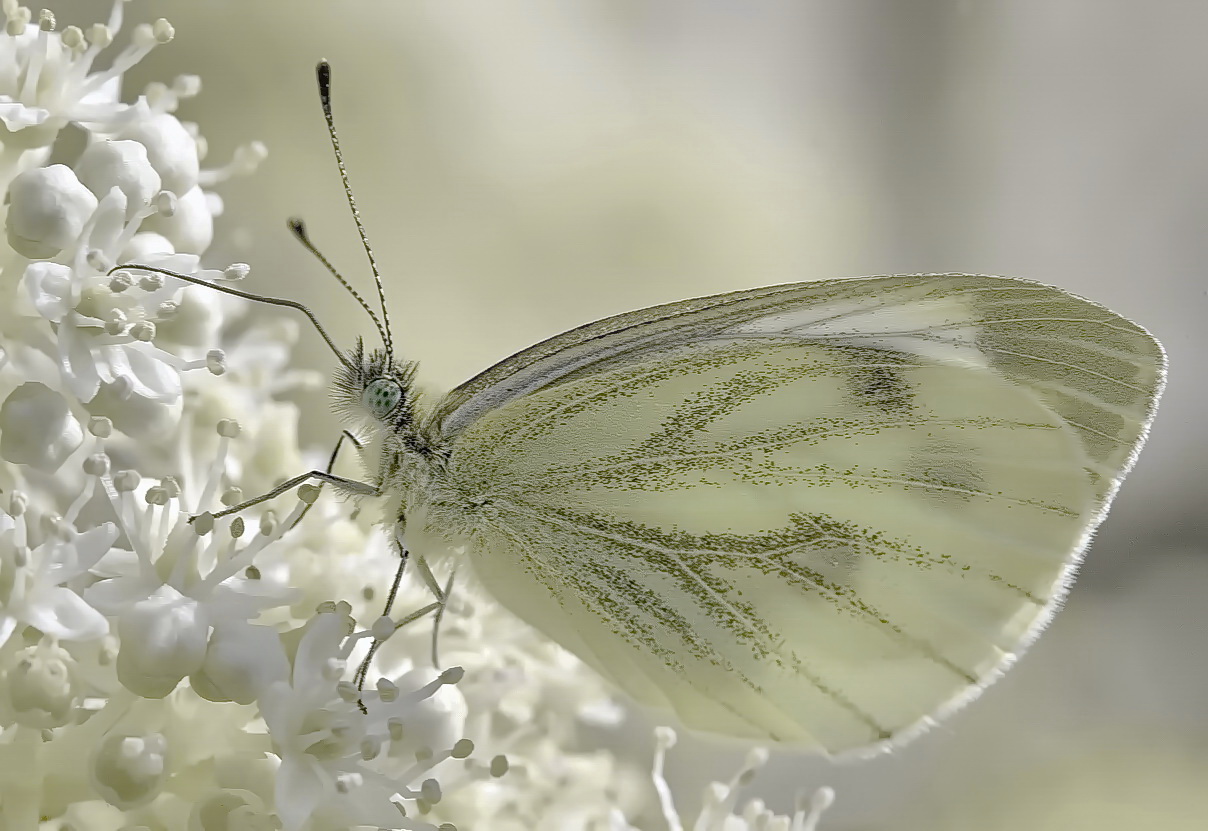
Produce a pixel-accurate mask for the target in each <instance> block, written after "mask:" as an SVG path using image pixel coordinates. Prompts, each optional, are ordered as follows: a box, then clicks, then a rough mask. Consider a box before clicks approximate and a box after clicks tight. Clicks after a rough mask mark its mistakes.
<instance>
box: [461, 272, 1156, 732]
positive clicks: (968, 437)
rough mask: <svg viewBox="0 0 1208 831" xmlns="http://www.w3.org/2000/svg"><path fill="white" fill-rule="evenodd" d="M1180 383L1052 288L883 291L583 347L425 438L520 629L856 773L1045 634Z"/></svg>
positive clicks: (901, 287)
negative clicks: (1161, 406) (858, 765)
mask: <svg viewBox="0 0 1208 831" xmlns="http://www.w3.org/2000/svg"><path fill="white" fill-rule="evenodd" d="M1162 372H1163V359H1162V354H1161V351H1160V347H1158V346H1157V344H1156V343H1155V342H1154V341H1153V339H1152V338H1151V337H1150V336H1149V335H1148V334H1147V333H1145V332H1144V330H1142V329H1140V328H1139V327H1137V326H1135V325H1134V324H1132V323H1130V322H1128V321H1127V320H1124V319H1123V318H1120V317H1119V316H1117V315H1115V314H1113V313H1111V312H1108V311H1107V310H1105V309H1102V308H1101V307H1098V306H1095V305H1094V304H1091V303H1089V302H1087V301H1084V300H1081V299H1078V298H1074V297H1072V296H1070V295H1067V294H1065V293H1063V292H1061V291H1059V290H1057V289H1053V288H1049V287H1045V286H1040V285H1037V284H1033V283H1027V282H1023V281H1014V280H1007V279H1003V278H990V277H969V276H954V275H944V276H916V277H888V278H866V279H861V280H851V281H832V282H828V283H811V284H800V285H795V286H782V287H774V288H770V289H760V290H756V291H752V292H740V293H736V294H730V295H720V296H717V297H712V298H701V299H698V300H689V301H684V302H682V303H677V304H671V305H669V306H662V307H656V308H654V309H647V310H642V311H640V312H634V313H631V314H629V315H622V316H620V317H617V318H611V319H609V320H605V321H601V322H599V323H596V324H591V325H590V326H587V327H583V328H582V329H579V330H575V331H573V332H569V333H566V334H564V335H561V336H559V337H557V338H554V339H553V340H551V341H547V342H545V343H543V344H539V345H538V346H535V347H533V348H531V349H529V350H526V351H525V352H522V353H520V354H519V355H517V356H514V357H513V358H511V359H509V360H508V361H506V362H504V364H501V365H500V366H497V367H495V368H493V369H491V370H488V371H487V372H486V373H484V374H483V375H481V376H479V377H478V378H476V379H473V380H471V381H470V382H468V383H467V384H466V385H464V386H463V387H461V388H459V389H458V390H456V391H454V393H452V394H451V396H450V397H449V398H448V399H447V400H446V401H445V402H444V404H443V405H442V406H441V407H440V408H439V410H438V412H437V417H438V418H439V419H441V423H442V424H443V426H444V429H445V430H446V435H448V436H449V438H450V441H451V448H452V453H451V456H450V458H449V463H448V474H449V481H450V483H451V484H452V485H453V488H454V490H455V491H456V492H457V494H458V495H459V499H460V500H462V502H463V504H466V505H468V506H470V509H471V513H472V515H473V517H474V520H473V522H474V530H473V532H472V533H471V535H470V539H471V545H470V553H471V560H472V562H473V564H474V568H475V569H476V571H478V573H479V574H480V576H481V577H482V579H483V581H484V583H486V585H488V586H489V588H490V590H491V591H492V592H493V593H494V594H495V595H496V596H497V597H498V598H499V599H500V601H501V602H503V603H504V605H506V606H508V607H509V608H510V609H512V610H513V611H514V612H515V613H516V614H518V615H519V616H520V617H522V618H524V619H525V620H527V621H529V622H530V623H532V624H533V625H535V626H537V627H538V628H539V629H541V630H542V631H544V632H545V633H547V634H548V635H550V636H551V637H553V638H554V639H555V640H557V641H559V642H560V643H562V644H563V645H564V646H566V647H567V648H569V649H570V650H571V651H573V652H575V653H576V654H578V655H579V656H580V657H581V658H583V659H584V660H585V661H586V662H587V663H589V664H590V665H592V666H594V667H595V668H596V669H597V670H598V671H600V672H601V673H602V674H603V675H605V676H606V677H608V678H610V679H611V680H612V681H614V682H615V683H616V684H617V685H618V686H620V687H621V688H622V689H624V690H626V691H627V692H629V693H630V694H631V695H633V696H634V697H635V698H637V699H638V700H640V701H642V702H645V703H647V704H650V705H653V706H657V707H663V708H668V709H671V710H673V711H675V713H676V714H677V715H678V716H679V718H680V719H681V720H682V721H683V722H684V723H685V724H686V725H687V726H689V727H693V728H697V729H701V730H705V731H709V732H713V733H720V734H725V735H732V736H741V737H745V738H752V739H758V740H765V741H768V740H770V741H777V742H786V743H792V744H796V745H801V746H809V747H814V748H817V749H820V750H823V751H825V752H829V753H838V752H842V751H846V750H851V749H857V748H868V747H876V746H878V745H880V746H884V745H887V744H891V743H893V742H896V741H900V740H902V739H903V738H905V737H906V736H908V735H910V734H912V733H913V732H914V731H916V730H917V729H919V728H920V727H921V726H923V725H925V724H926V723H927V722H928V719H929V718H931V717H934V716H936V715H938V714H941V713H942V711H944V710H945V709H948V708H951V707H954V706H956V705H957V704H959V703H960V702H962V701H963V700H966V699H968V698H969V697H971V696H972V695H973V694H975V693H976V692H977V691H978V690H979V689H980V688H981V687H982V686H984V685H985V684H986V683H988V681H989V680H991V679H992V678H993V677H994V676H995V675H996V673H997V672H998V671H999V670H1001V669H1002V668H1004V667H1005V666H1006V665H1007V664H1008V663H1009V662H1010V661H1011V660H1012V658H1013V657H1014V655H1015V654H1017V653H1018V652H1019V651H1020V649H1022V648H1023V647H1024V646H1025V645H1026V644H1027V643H1028V641H1029V640H1030V639H1031V638H1032V637H1033V636H1034V634H1035V633H1036V632H1037V631H1039V628H1040V627H1041V626H1043V624H1044V623H1045V622H1046V621H1047V620H1048V619H1049V617H1050V616H1051V615H1052V613H1053V611H1054V610H1055V608H1056V605H1057V603H1058V602H1059V600H1060V597H1061V595H1062V594H1063V593H1064V590H1065V588H1066V586H1067V584H1068V581H1069V577H1070V574H1071V571H1072V569H1073V567H1074V565H1075V564H1076V562H1077V560H1078V557H1079V555H1080V552H1081V550H1082V548H1083V547H1084V545H1085V543H1086V541H1087V539H1088V538H1089V534H1090V532H1091V531H1092V530H1093V528H1094V526H1095V524H1097V522H1098V520H1099V518H1100V517H1101V515H1102V513H1103V510H1104V509H1105V507H1106V504H1107V502H1108V501H1109V500H1110V498H1111V495H1112V494H1113V492H1114V490H1115V488H1116V486H1117V485H1118V482H1119V479H1120V478H1121V476H1122V475H1123V473H1124V472H1125V470H1126V469H1127V467H1128V466H1129V465H1130V464H1131V462H1132V460H1133V458H1134V457H1135V453H1136V449H1137V446H1138V445H1139V443H1140V441H1141V439H1142V438H1143V435H1144V432H1145V430H1146V427H1147V425H1148V422H1149V419H1150V417H1151V414H1152V411H1153V406H1154V402H1155V400H1156V397H1157V394H1158V391H1159V387H1160V384H1161V378H1162Z"/></svg>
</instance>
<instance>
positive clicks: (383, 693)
mask: <svg viewBox="0 0 1208 831" xmlns="http://www.w3.org/2000/svg"><path fill="white" fill-rule="evenodd" d="M2 10H3V14H4V20H5V22H4V27H5V28H4V32H3V33H0V143H2V147H0V188H2V189H3V191H4V193H6V194H7V198H6V199H5V202H4V208H3V210H4V229H5V235H6V240H7V249H6V250H5V249H3V248H2V247H0V292H3V296H2V299H0V771H3V773H0V827H4V828H13V829H17V828H22V829H24V828H43V829H55V831H59V829H66V828H72V829H98V831H111V830H112V829H118V828H128V827H145V828H165V829H167V828H174V829H175V828H179V829H186V828H187V829H190V831H233V830H234V829H286V830H287V831H298V830H299V829H316V831H318V830H319V829H347V828H352V827H356V826H369V827H376V828H400V829H425V830H426V831H432V829H436V828H453V827H463V828H478V829H513V828H515V829H521V828H525V829H527V828H537V827H543V828H585V829H586V828H591V827H598V828H604V827H610V828H613V829H629V828H630V827H631V826H630V825H629V824H628V822H627V821H626V820H625V816H626V815H628V812H630V811H636V810H638V808H637V806H638V804H639V803H640V801H641V800H640V795H637V794H638V791H639V790H640V789H638V788H637V787H636V786H635V785H634V783H635V781H636V780H635V778H634V775H633V771H631V770H630V769H628V768H626V767H625V766H624V765H623V764H622V763H620V762H618V761H617V760H616V759H615V758H613V757H612V756H610V755H608V754H604V753H585V752H581V751H577V750H573V749H571V748H572V747H574V741H575V736H576V730H577V728H578V726H579V725H581V724H583V723H585V722H586V723H595V724H612V723H615V722H616V721H617V719H618V718H619V711H618V709H617V708H616V707H615V705H613V704H612V702H611V701H610V700H609V698H608V695H607V693H606V691H605V690H604V688H603V687H602V685H601V682H599V680H598V679H596V678H595V677H594V676H593V675H591V674H590V673H589V672H588V671H587V670H585V669H584V668H583V667H582V666H581V665H580V664H579V663H578V662H577V661H576V660H574V659H573V658H571V657H570V656H569V655H567V654H566V653H565V652H563V651H562V650H560V649H559V648H558V647H556V646H554V645H553V644H551V643H549V642H547V641H545V640H544V639H543V638H541V637H540V636H539V635H538V634H536V633H534V632H533V631H532V630H530V629H529V628H527V627H525V626H523V625H522V624H520V623H519V622H518V621H515V620H514V619H512V618H511V617H509V616H508V615H506V614H505V613H504V612H502V611H500V610H499V609H498V607H496V606H495V605H494V604H492V603H491V602H490V600H489V599H487V597H486V596H484V595H483V594H482V593H481V592H479V591H478V590H477V589H476V588H475V587H474V586H466V587H464V588H462V589H461V590H459V592H457V593H456V594H455V595H454V596H453V598H452V600H451V601H450V603H449V605H448V609H447V611H446V613H445V614H444V616H443V625H442V628H441V638H442V642H441V649H442V659H444V660H445V665H446V666H448V667H449V668H447V669H444V670H443V671H438V670H435V669H433V668H432V666H433V661H432V660H431V659H430V657H429V656H430V655H431V653H432V652H433V651H434V649H430V645H429V638H430V632H431V628H429V629H428V630H426V631H425V630H423V628H422V625H419V624H416V625H410V624H408V625H406V626H403V625H401V624H402V623H403V622H404V621H406V620H407V618H404V619H403V621H397V622H396V621H392V620H390V619H386V618H377V619H376V620H375V617H374V615H375V611H374V610H373V608H372V606H373V597H374V586H375V585H376V584H377V583H376V581H380V582H381V583H384V582H386V581H387V580H388V577H389V575H390V573H391V572H392V571H393V567H394V563H393V562H392V559H393V555H392V554H391V551H390V549H389V547H388V546H387V545H386V544H385V542H384V541H383V540H382V539H381V538H380V535H378V534H376V533H373V532H372V531H371V530H370V529H368V528H367V527H366V525H365V524H364V523H363V522H359V521H358V518H357V517H356V512H355V511H352V510H350V509H349V506H347V505H341V504H339V503H338V502H336V501H335V500H330V499H323V500H318V501H316V496H317V495H318V494H317V489H314V488H304V489H302V490H301V492H300V493H299V496H300V497H301V498H300V499H298V500H297V502H296V504H295V505H293V506H292V507H287V509H285V510H281V511H279V512H274V510H272V508H265V507H264V506H263V505H256V506H254V507H252V508H250V509H248V510H245V511H242V512H239V513H238V514H236V515H234V516H225V517H222V518H221V519H217V520H215V519H214V518H213V516H212V514H209V513H206V512H207V511H210V510H212V509H213V508H214V507H216V506H217V505H218V504H219V503H221V504H225V505H234V504H237V503H240V502H241V501H242V500H243V499H244V497H245V495H246V494H255V493H261V492H264V491H265V490H268V489H269V488H271V487H273V486H274V485H275V484H276V483H277V482H279V481H281V480H283V479H285V478H288V477H289V476H290V475H291V474H293V473H296V472H297V471H299V470H303V469H309V468H308V467H307V466H306V465H305V464H304V462H305V461H308V459H304V454H303V453H302V452H301V451H300V450H299V449H298V446H297V441H296V438H295V437H296V431H295V426H296V423H297V419H298V415H299V414H298V411H297V408H296V407H295V406H294V405H293V404H290V403H288V402H287V401H286V400H284V399H283V394H284V393H288V392H290V391H291V390H292V389H294V388H296V387H299V386H305V385H313V384H316V383H318V380H319V379H318V378H316V377H315V376H314V375H313V374H310V373H306V372H298V371H292V370H290V369H289V367H288V362H289V358H290V347H291V345H292V344H293V342H294V340H295V338H296V337H297V336H298V327H297V326H296V325H295V324H294V323H293V322H292V321H280V320H276V321H260V320H257V321H255V323H254V325H249V322H248V320H241V318H244V317H245V316H246V315H247V314H248V313H249V308H248V306H249V304H247V303H246V302H243V301H237V300H232V299H231V298H230V297H228V296H225V295H223V294H220V293H219V292H216V291H214V290H212V289H209V288H206V287H204V286H199V285H195V284H193V283H189V282H186V281H184V280H181V279H177V278H175V277H173V276H171V275H170V274H169V273H167V272H171V273H176V274H181V275H186V276H190V277H193V278H197V279H201V280H206V281H209V282H211V283H215V284H218V285H223V284H226V283H229V282H232V281H237V280H242V279H244V278H245V277H247V276H248V272H249V269H248V268H247V267H246V266H243V265H241V264H236V265H232V266H227V267H226V268H223V269H202V268H201V265H200V263H201V256H202V255H203V254H204V253H205V250H206V249H207V247H208V246H209V245H210V242H211V240H212V238H213V235H214V220H215V217H217V216H218V215H219V214H220V213H221V208H222V203H221V200H220V198H219V197H218V196H217V195H216V194H215V193H214V192H213V191H212V189H213V188H214V187H216V186H218V185H220V184H221V183H222V182H223V181H224V180H225V179H227V178H229V177H230V176H233V175H243V174H247V173H250V172H252V171H253V170H254V168H255V167H256V164H257V163H258V161H259V160H260V159H261V158H263V156H264V154H265V150H264V148H263V147H262V146H261V145H259V144H257V143H254V142H253V143H250V144H248V145H247V146H246V147H244V148H242V149H240V150H239V151H238V152H237V153H236V154H235V156H234V158H233V159H232V160H231V161H230V162H228V163H226V164H225V165H222V166H221V167H204V166H203V163H204V162H205V156H206V144H205V141H204V138H203V136H202V135H201V134H200V132H199V130H198V128H197V126H196V125H194V124H190V123H188V122H185V121H182V120H181V119H180V118H179V117H178V115H177V111H178V109H179V108H180V106H181V104H182V103H183V102H186V101H187V100H188V99H189V98H191V97H193V96H196V95H197V94H198V93H199V92H200V87H201V83H200V80H199V79H198V78H197V77H194V76H181V77H179V78H177V79H176V80H175V81H173V82H172V83H171V84H170V85H166V84H153V85H151V86H149V87H148V88H147V89H145V90H144V91H143V92H142V93H141V94H139V95H137V96H136V97H135V100H134V101H133V102H131V103H125V102H123V100H122V98H123V90H122V89H121V82H122V76H123V73H124V72H125V71H126V70H127V69H129V68H130V67H132V66H133V65H135V64H136V63H137V62H138V61H140V60H141V59H142V58H143V57H144V56H145V55H147V54H148V53H149V52H150V51H151V50H152V49H155V48H157V47H159V46H161V45H163V44H166V43H168V42H169V41H171V40H172V37H173V30H172V26H171V25H170V24H169V23H168V22H167V21H165V20H162V19H161V20H157V21H155V22H154V23H151V24H140V25H138V26H135V27H134V28H133V29H132V31H131V32H130V33H129V36H128V37H127V36H124V35H123V31H122V30H123V25H122V23H123V13H124V11H125V9H124V3H123V2H122V0H117V1H116V2H114V3H113V6H112V9H111V12H110V14H109V18H108V20H107V21H106V22H105V23H97V24H94V25H91V26H88V27H87V28H85V29H82V28H79V27H76V26H66V27H62V28H61V27H60V26H59V25H58V22H57V21H56V20H55V18H54V16H53V14H51V13H50V12H48V11H42V12H41V13H40V14H39V15H38V16H37V19H36V20H35V19H34V15H33V14H32V13H31V12H30V10H29V9H27V8H24V7H21V6H19V5H17V0H3V4H2ZM122 41H127V42H128V43H127V45H125V46H120V43H121V42H122ZM102 55H103V58H102ZM98 58H100V59H101V60H98ZM94 63H96V64H99V65H104V66H107V67H108V68H106V69H94ZM125 264H138V265H139V266H142V268H136V267H133V266H129V267H122V266H123V265H125ZM288 500H289V497H282V498H281V499H279V500H276V501H274V502H273V503H270V504H272V505H277V506H280V505H282V504H284V503H286V502H288ZM312 509H313V510H312ZM307 511H311V514H310V515H309V517H307V519H306V520H305V521H300V520H301V519H302V517H303V514H304V513H306V512H307ZM198 515H200V518H198ZM429 602H430V597H427V596H425V589H424V587H423V585H422V584H419V583H417V584H415V585H412V584H411V583H409V582H408V583H404V585H403V587H402V590H401V592H400V593H399V596H398V600H397V608H400V609H418V608H421V607H423V606H424V604H425V603H429ZM357 620H363V621H374V622H373V624H372V625H371V626H369V627H368V628H365V627H361V626H358V624H357V622H356V621H357ZM396 630H397V631H396ZM387 636H390V641H389V643H388V644H387V648H385V649H383V650H382V652H381V653H380V655H379V660H378V662H377V666H376V670H375V672H374V674H373V676H372V677H375V678H377V680H376V682H375V683H372V684H369V685H368V686H367V687H366V688H365V689H359V688H358V686H357V685H355V684H354V683H352V682H350V681H349V680H348V679H349V678H350V677H351V675H352V673H350V672H349V668H350V666H352V665H355V664H356V663H357V661H358V660H359V659H360V656H362V655H364V654H365V651H366V648H367V647H368V645H369V643H370V642H371V640H372V639H374V638H379V639H382V638H385V637H387ZM379 676H380V677H379ZM668 735H669V734H668ZM669 745H670V739H669V738H667V736H666V735H664V736H663V738H662V740H661V743H660V745H659V750H658V757H657V761H656V766H655V771H654V784H655V788H656V790H658V792H659V794H660V797H661V803H660V804H661V805H662V811H663V814H664V816H665V818H666V821H667V823H668V824H669V825H670V827H671V828H672V829H678V828H680V827H681V823H680V820H679V819H678V815H677V814H676V812H675V809H674V807H673V806H672V804H671V802H670V799H669V797H668V796H667V795H666V785H665V783H664V782H663V779H662V773H661V770H662V763H663V754H664V752H665V750H666V748H667V747H668V746H669ZM756 766H757V764H756V763H755V762H752V764H751V765H749V766H748V767H749V768H750V769H749V770H747V771H745V772H744V773H743V774H742V775H741V776H740V777H739V778H738V779H736V780H735V782H733V783H731V785H730V786H722V785H718V786H716V790H715V791H711V792H710V793H711V794H712V796H710V797H709V798H707V799H706V803H707V804H706V807H705V809H704V813H703V814H702V815H701V818H700V820H699V821H698V823H697V826H696V827H699V828H719V829H720V828H723V827H724V828H726V829H738V828H744V827H746V828H775V827H781V826H782V827H784V828H789V827H790V826H789V825H788V824H787V823H789V822H790V821H791V822H794V823H795V825H793V826H792V827H793V828H798V829H810V828H812V827H813V822H814V820H815V819H816V814H817V813H818V812H819V811H820V810H821V807H822V806H823V803H824V802H825V801H826V799H825V798H822V797H819V798H816V799H815V801H814V803H813V808H812V809H811V808H807V807H802V808H801V809H800V810H799V811H798V814H797V816H796V818H794V819H791V820H790V818H787V817H781V818H775V817H773V816H772V815H771V813H770V812H768V811H766V810H765V809H764V808H762V806H760V805H758V804H757V803H752V804H751V805H748V806H747V807H746V808H745V809H744V811H743V813H742V815H741V817H739V816H735V815H733V814H732V809H733V808H734V806H735V802H734V796H735V794H736V792H737V788H738V786H739V785H741V784H745V782H746V780H747V779H749V776H750V773H751V772H752V771H753V769H754V767H756ZM626 794H629V795H631V796H628V797H627V796H625V795H626ZM810 811H812V813H810V815H809V817H807V816H806V814H807V812H810ZM735 823H739V824H735ZM777 823H780V825H777Z"/></svg>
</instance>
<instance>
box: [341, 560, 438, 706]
mask: <svg viewBox="0 0 1208 831" xmlns="http://www.w3.org/2000/svg"><path fill="white" fill-rule="evenodd" d="M395 545H397V546H398V553H399V564H398V569H397V570H396V571H395V573H394V580H393V581H392V582H391V584H390V593H389V594H388V595H387V596H386V604H385V607H384V608H383V609H382V615H381V617H383V618H389V617H390V612H391V610H392V609H393V608H394V601H395V600H396V599H397V597H398V590H399V586H400V585H401V584H402V581H403V573H404V572H405V571H406V568H407V562H408V560H409V559H410V553H409V552H408V551H407V548H406V547H405V546H404V545H403V544H402V542H401V541H398V540H396V541H395ZM415 565H416V568H418V569H419V575H420V579H421V580H423V583H424V585H425V586H426V587H427V589H428V591H430V592H431V593H432V596H433V597H434V598H436V600H435V602H433V603H429V604H428V605H427V606H424V607H423V608H421V609H417V610H416V611H414V612H411V613H410V614H408V615H407V616H406V617H404V618H402V619H401V620H398V621H396V622H395V623H394V631H397V630H399V629H401V628H402V627H404V626H406V625H407V624H408V623H411V622H412V621H415V620H419V619H420V618H421V617H423V616H425V615H428V614H432V613H435V616H434V618H433V621H432V666H434V667H436V668H437V669H439V668H440V661H439V658H438V657H437V638H438V636H439V634H440V622H441V620H442V619H443V617H444V613H445V606H446V605H447V604H448V602H449V594H450V592H452V590H453V578H454V576H455V575H456V572H453V573H451V574H450V575H449V579H448V580H446V581H445V585H444V586H443V587H442V586H441V585H440V583H438V582H437V581H436V575H434V574H433V573H432V569H431V568H430V567H429V566H428V561H427V560H425V559H424V558H423V557H416V558H415ZM383 643H385V638H377V637H375V638H374V640H373V643H372V644H371V645H370V647H369V652H368V653H366V655H365V658H364V660H362V661H361V664H360V666H358V667H357V671H356V674H355V675H354V676H353V680H354V681H356V685H357V690H361V689H363V688H364V685H365V679H366V678H367V677H368V675H369V665H370V663H371V662H372V661H373V657H374V655H376V654H377V651H378V649H379V648H380V647H381V645H382V644H383Z"/></svg>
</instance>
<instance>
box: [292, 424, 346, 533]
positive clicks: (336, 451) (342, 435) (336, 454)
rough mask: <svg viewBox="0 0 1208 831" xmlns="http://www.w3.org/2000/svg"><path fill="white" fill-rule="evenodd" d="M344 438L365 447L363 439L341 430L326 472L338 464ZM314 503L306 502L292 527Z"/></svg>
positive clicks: (304, 515) (328, 472)
mask: <svg viewBox="0 0 1208 831" xmlns="http://www.w3.org/2000/svg"><path fill="white" fill-rule="evenodd" d="M344 439H348V441H349V442H351V443H352V446H353V447H355V448H356V449H357V450H360V449H361V448H362V447H363V445H362V444H361V440H360V439H358V438H357V437H356V436H354V435H353V434H352V433H350V432H349V431H347V430H344V431H341V433H340V437H339V438H338V439H336V446H335V447H333V448H332V449H331V457H330V458H328V460H327V469H326V471H325V472H326V473H327V474H329V475H330V474H331V471H332V470H333V469H334V468H335V466H336V458H337V457H339V455H340V448H341V447H342V446H343V444H344ZM319 487H320V488H322V487H323V483H322V482H320V483H319ZM314 504H315V503H314V502H307V503H306V507H305V508H303V509H302V513H300V514H298V518H297V519H296V520H294V524H293V525H291V526H290V528H291V529H292V528H293V527H294V526H295V525H297V524H298V523H299V522H301V521H302V520H303V519H304V518H305V517H306V514H307V513H309V512H310V509H311V506H313V505H314Z"/></svg>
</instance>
